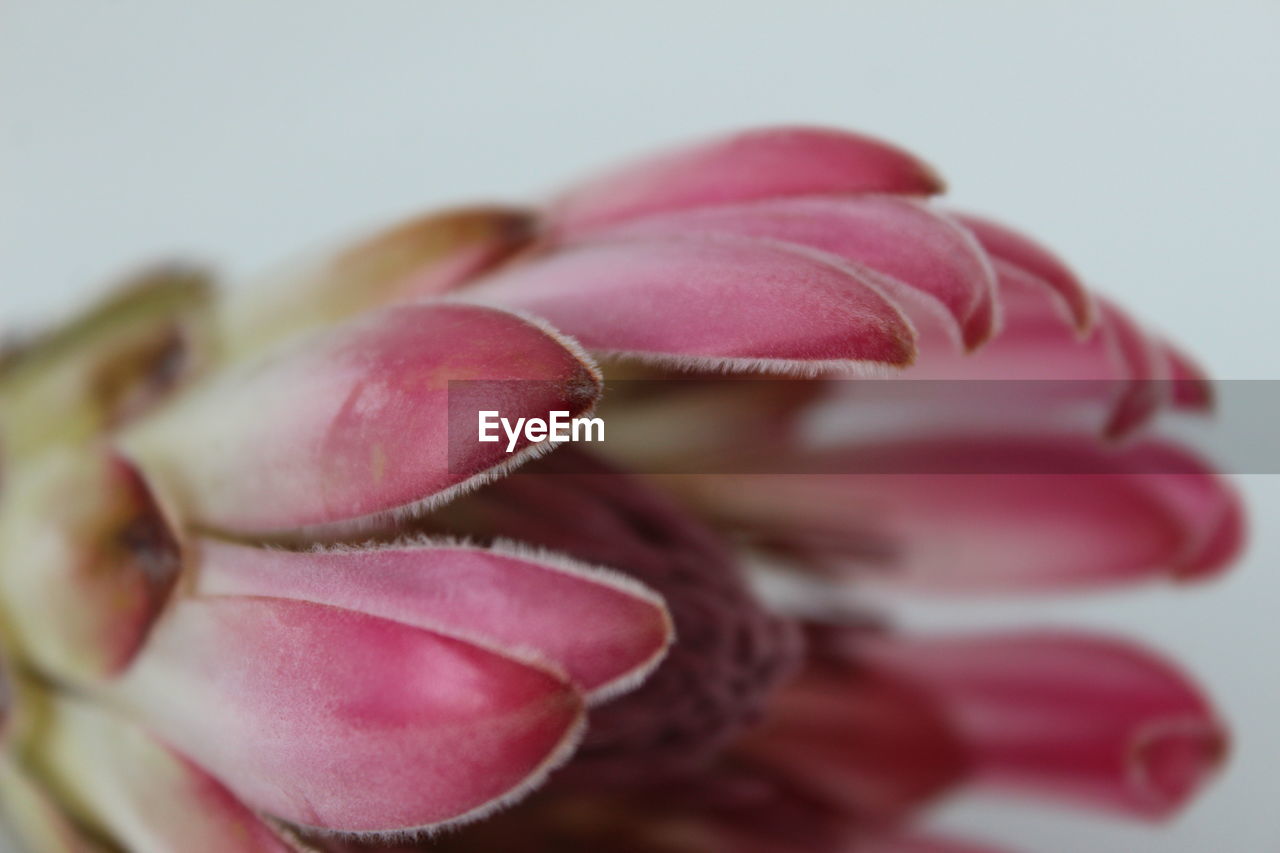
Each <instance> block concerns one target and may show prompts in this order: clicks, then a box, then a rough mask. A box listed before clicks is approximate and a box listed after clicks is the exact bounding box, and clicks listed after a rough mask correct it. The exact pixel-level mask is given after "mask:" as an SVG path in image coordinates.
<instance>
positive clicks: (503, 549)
mask: <svg viewBox="0 0 1280 853" xmlns="http://www.w3.org/2000/svg"><path fill="white" fill-rule="evenodd" d="M240 547H265V549H266V550H273V551H287V550H288V549H285V548H282V547H281V546H280V545H279V544H272V545H268V546H253V545H244V544H241V546H240ZM413 550H423V551H426V550H430V551H451V550H452V551H467V552H471V553H478V554H497V555H499V556H503V557H509V558H511V559H514V560H518V561H520V562H522V563H527V564H530V565H532V566H536V567H537V568H539V569H543V570H546V571H553V572H559V573H561V574H565V575H569V576H571V577H573V578H576V579H579V580H582V581H585V582H587V583H592V584H596V585H598V586H603V587H607V588H609V589H612V590H615V591H617V592H620V593H622V594H624V595H628V596H631V597H632V598H636V599H639V600H641V601H644V602H646V603H648V604H650V605H652V606H653V608H654V609H655V610H656V611H658V613H659V614H661V618H662V626H663V642H662V644H661V645H660V646H659V647H658V648H657V649H655V651H654V652H653V654H651V655H650V656H649V657H648V658H646V659H645V660H643V661H640V662H639V663H637V664H636V665H634V666H632V667H631V668H630V669H628V670H626V671H625V672H622V673H620V674H619V675H617V676H616V677H615V678H613V679H612V680H610V681H607V682H605V683H604V684H601V685H598V686H597V687H595V688H594V689H592V690H589V691H586V692H585V693H584V698H585V699H586V701H587V704H588V706H596V705H600V704H602V703H604V702H607V701H609V700H612V699H616V698H617V697H619V696H621V695H623V694H625V693H628V692H630V691H631V690H634V689H635V688H637V687H639V686H640V685H641V684H642V683H643V682H644V680H645V679H646V678H648V676H649V675H651V674H652V673H653V671H654V670H655V669H657V668H658V666H660V665H661V664H662V661H663V660H665V659H666V656H667V653H668V652H669V651H670V649H671V646H672V645H673V644H674V643H675V641H676V629H675V623H674V621H673V619H672V617H671V613H670V611H669V610H668V609H667V605H666V601H665V600H664V599H663V597H662V596H661V595H660V594H658V593H657V592H655V591H654V590H653V589H651V588H650V587H648V586H646V585H645V584H644V583H642V582H641V581H639V580H637V579H636V578H634V577H631V576H630V575H627V574H625V573H623V572H621V571H618V570H617V569H613V568H609V567H607V566H601V565H598V564H594V563H586V562H583V561H581V560H577V559H574V558H573V557H570V556H568V555H566V554H562V553H559V552H556V551H551V550H548V549H546V548H543V547H541V546H536V545H530V544H528V543H525V542H519V541H516V540H513V539H495V540H493V541H492V542H490V543H489V544H476V543H474V542H472V541H471V540H469V539H466V538H459V537H453V536H431V535H427V534H416V535H411V536H404V537H400V538H398V539H395V540H391V541H369V542H365V543H350V542H333V543H321V542H314V543H311V544H310V545H309V546H308V547H307V548H306V549H305V550H303V551H291V553H306V554H316V555H325V554H357V555H358V554H362V553H369V552H376V551H413ZM197 590H198V584H197ZM379 618H387V617H379ZM395 621H398V620H395ZM403 624H408V625H410V626H411V627H416V628H420V629H422V630H426V631H431V632H432V633H436V634H439V635H441V636H447V637H450V638H452V639H455V640H460V641H462V642H465V643H468V644H469V645H473V646H475V647H477V648H481V649H484V650H485V651H488V652H491V653H493V654H496V655H498V656H500V657H505V658H509V659H512V660H515V661H517V662H519V663H524V664H528V665H530V666H532V667H535V668H538V669H543V670H547V671H550V672H552V673H554V674H555V675H556V676H557V678H559V679H561V680H564V681H571V680H572V679H570V678H569V676H568V674H567V673H566V672H565V671H564V669H563V668H562V667H561V666H560V665H559V664H557V663H556V662H555V661H552V660H548V659H547V657H546V656H545V655H544V654H543V653H542V652H541V651H540V650H538V649H535V648H533V647H529V646H525V645H509V644H503V643H498V642H494V641H493V640H492V639H491V638H488V637H486V636H484V635H483V634H479V633H475V632H471V631H466V630H460V629H458V628H456V627H453V626H448V625H442V624H439V623H437V622H434V621H432V620H425V619H422V620H414V621H413V622H406V623H403Z"/></svg>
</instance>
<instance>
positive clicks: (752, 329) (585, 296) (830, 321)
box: [465, 238, 914, 373]
mask: <svg viewBox="0 0 1280 853" xmlns="http://www.w3.org/2000/svg"><path fill="white" fill-rule="evenodd" d="M877 285H878V283H877V282H876V281H875V280H873V279H872V277H871V276H869V275H867V274H866V273H864V272H860V271H859V270H857V269H856V268H854V267H852V266H848V265H841V264H837V263H833V262H830V261H828V260H825V259H824V258H822V257H820V256H818V255H816V254H815V253H808V252H806V251H805V250H803V249H800V248H798V247H797V248H787V247H783V246H778V245H771V244H767V243H764V242H759V241H751V240H740V239H728V238H726V239H701V240H698V239H691V240H682V239H641V240H623V241H618V242H607V243H591V244H584V245H578V246H572V247H568V248H565V249H561V250H557V251H555V252H553V253H551V254H549V255H546V256H543V257H540V258H537V259H534V260H530V261H528V262H526V263H524V264H521V265H518V266H512V267H507V268H506V269H505V270H503V271H499V272H498V273H496V274H495V275H492V276H490V277H488V278H485V279H481V280H480V281H478V282H477V283H476V284H475V285H474V286H472V287H471V288H469V289H468V290H467V291H465V295H466V296H467V297H468V298H471V299H476V300H478V301H483V302H486V303H493V304H498V305H503V306H508V307H516V308H522V309H525V310H527V311H530V312H532V313H534V314H537V315H539V316H542V317H546V318H547V319H548V320H549V321H550V322H551V323H553V324H555V326H556V327H557V328H559V329H562V330H564V331H565V332H567V333H568V334H571V335H573V336H575V337H576V338H577V339H578V340H579V341H581V342H582V344H583V345H584V346H586V347H587V348H589V349H592V350H596V351H599V352H602V353H607V354H617V355H626V356H632V357H636V358H641V359H643V360H647V361H651V362H656V363H660V364H671V365H676V366H681V367H698V368H729V369H759V370H770V371H774V372H790V373H794V372H801V373H803V372H813V371H815V370H818V369H837V368H841V369H854V368H857V367H859V366H867V365H878V366H885V365H887V366H902V365H905V364H908V363H910V361H911V359H912V356H913V354H914V343H913V333H912V330H911V327H910V325H909V324H908V322H907V320H906V319H905V318H904V317H903V316H902V314H901V313H900V312H899V311H898V309H897V307H896V306H895V305H894V304H893V303H892V302H891V301H890V300H889V299H888V298H886V297H885V296H884V295H883V294H882V293H881V292H880V291H879V290H878V289H877Z"/></svg>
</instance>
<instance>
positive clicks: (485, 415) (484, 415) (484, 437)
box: [480, 411, 498, 441]
mask: <svg viewBox="0 0 1280 853" xmlns="http://www.w3.org/2000/svg"><path fill="white" fill-rule="evenodd" d="M497 418H498V413H497V412H496V411H487V412H481V413H480V440H481V441H497V440H498V437H497V436H496V435H490V434H489V430H493V429H497V428H498V420H497Z"/></svg>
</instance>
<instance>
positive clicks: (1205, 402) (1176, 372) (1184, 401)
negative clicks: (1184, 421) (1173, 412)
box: [1159, 342, 1213, 412]
mask: <svg viewBox="0 0 1280 853" xmlns="http://www.w3.org/2000/svg"><path fill="white" fill-rule="evenodd" d="M1159 347H1160V349H1161V352H1162V354H1163V356H1164V360H1165V363H1166V364H1167V365H1168V371H1169V376H1170V378H1171V379H1172V380H1173V394H1172V398H1173V405H1174V406H1175V407H1176V408H1179V409H1186V410H1188V411H1193V412H1207V411H1210V410H1211V409H1213V383H1212V381H1211V380H1210V379H1209V375H1208V374H1207V373H1206V372H1205V370H1204V368H1202V367H1201V366H1200V365H1199V364H1197V363H1196V362H1195V361H1194V360H1193V359H1192V358H1191V356H1189V355H1187V354H1186V353H1184V352H1183V351H1182V350H1180V349H1178V348H1177V347H1175V346H1174V345H1172V344H1170V343H1166V342H1161V343H1160V344H1159Z"/></svg>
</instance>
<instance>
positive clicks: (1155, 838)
mask: <svg viewBox="0 0 1280 853" xmlns="http://www.w3.org/2000/svg"><path fill="white" fill-rule="evenodd" d="M195 6H196V4H192V3H174V2H165V0H154V2H138V0H127V2H125V0H84V2H79V3H69V2H65V0H57V1H56V2H55V1H54V0H25V2H9V3H6V4H5V6H4V8H3V11H0V317H3V318H4V322H5V323H7V324H12V323H20V322H25V321H31V320H35V319H39V318H47V317H50V316H52V315H55V314H56V313H58V312H60V311H63V310H67V309H68V308H69V307H71V306H73V305H75V304H76V303H77V302H78V301H79V300H81V299H82V298H83V297H84V295H85V294H86V293H88V292H91V291H92V290H93V289H94V288H95V287H96V286H98V284H99V283H100V282H101V281H103V280H104V279H106V278H109V277H110V276H111V275H113V274H115V273H117V272H121V271H125V270H128V269H129V268H131V267H134V266H136V265H137V264H139V263H140V262H143V261H147V260H151V259H154V258H157V257H161V256H166V255H170V254H173V253H177V254H180V255H184V254H185V255H191V256H194V257H198V258H203V259H207V260H210V261H213V262H215V263H216V264H218V265H219V266H220V267H221V268H223V269H224V270H225V271H226V272H227V273H228V274H230V275H232V276H242V275H245V274H248V273H251V272H253V271H256V270H259V269H261V268H262V267H264V266H266V265H269V264H271V263H273V262H275V261H278V260H280V259H281V258H285V257H288V256H289V255H291V254H294V253H296V252H297V251H298V250H301V249H306V248H308V247H310V246H314V245H317V244H320V245H323V244H324V243H325V242H326V241H328V240H330V239H332V238H335V237H340V236H342V235H344V234H349V233H351V232H352V231H353V230H357V231H358V230H362V229H364V228H367V227H369V226H371V225H376V224H378V223H381V222H383V221H387V220H390V219H394V218H396V217H398V216H401V215H404V214H408V213H411V212H414V211H417V210H420V209H423V208H426V207H430V206H436V205H439V204H443V203H447V202H451V201H456V200H462V199H474V198H481V199H497V198H513V197H514V198H534V197H536V196H537V194H538V193H540V192H542V191H544V190H545V189H548V188H551V187H554V186H555V185H556V184H557V183H558V182H560V181H562V180H564V179H566V178H568V177H571V176H573V175H574V174H576V173H578V172H580V171H582V170H583V169H584V168H587V167H591V166H595V165H598V164H602V163H607V162H609V161H611V160H613V159H614V158H616V157H618V156H620V155H626V154H628V153H632V152H636V151H641V150H644V149H646V148H649V147H651V146H653V145H655V144H659V143H664V142H669V141H673V140H680V139H683V138H688V137H696V136H698V135H700V134H704V133H708V132H716V131H720V130H725V129H730V128H736V127H740V126H743V125H751V124H758V123H772V122H778V121H804V122H819V123H826V124H835V125H843V126H848V127H853V128H860V129H863V130H867V131H870V132H873V133H875V134H878V135H881V136H885V137H887V138H890V139H893V140H896V141H898V142H900V143H902V144H904V145H906V146H908V147H910V148H912V149H914V150H916V151H918V152H919V153H921V154H922V155H924V156H925V157H926V158H927V159H929V160H931V161H932V162H934V163H935V164H936V165H938V166H939V167H940V168H941V170H942V172H943V173H944V174H945V175H946V176H947V178H948V179H949V181H950V184H951V186H952V188H953V191H952V197H953V198H954V199H955V200H957V201H958V202H960V203H962V204H963V205H965V206H969V207H971V208H974V209H979V210H983V211H987V212H990V213H995V214H998V215H999V216H1001V217H1002V218H1005V219H1008V220H1010V221H1013V222H1016V223H1019V224H1021V225H1023V226H1024V227H1026V228H1027V229H1029V230H1031V231H1032V232H1033V233H1036V234H1039V235H1041V236H1043V237H1045V238H1046V239H1048V240H1049V241H1050V242H1052V243H1053V244H1054V245H1056V246H1058V247H1059V248H1060V249H1061V250H1062V251H1063V252H1064V254H1066V256H1067V257H1068V258H1070V259H1071V260H1072V261H1073V263H1074V264H1075V265H1076V266H1077V267H1078V268H1079V269H1081V270H1083V271H1084V272H1085V273H1086V274H1087V275H1088V276H1089V278H1090V279H1091V280H1093V281H1094V282H1095V283H1096V284H1098V285H1099V287H1101V288H1102V289H1104V290H1105V291H1107V292H1109V293H1111V294H1113V295H1115V296H1116V297H1118V298H1119V300H1120V301H1121V302H1122V303H1124V304H1126V305H1128V306H1130V307H1131V308H1134V309H1137V310H1138V311H1139V313H1140V314H1141V315H1142V316H1143V317H1144V318H1146V319H1147V320H1148V321H1150V323H1151V324H1152V325H1153V326H1154V327H1156V328H1159V329H1163V330H1164V331H1167V332H1169V333H1170V334H1172V335H1174V336H1175V337H1177V338H1179V339H1180V340H1182V341H1183V342H1185V343H1186V344H1187V345H1188V347H1189V348H1190V349H1191V350H1192V351H1194V352H1196V353H1197V354H1198V355H1200V356H1201V357H1202V358H1203V360H1204V361H1205V362H1207V363H1208V364H1209V365H1210V367H1211V368H1212V369H1213V370H1214V371H1215V372H1216V373H1217V374H1218V375H1219V376H1223V377H1228V378H1276V374H1277V353H1278V352H1280V346H1278V345H1277V343H1276V337H1275V336H1276V331H1275V326H1276V318H1277V315H1278V314H1280V279H1278V276H1277V272H1276V265H1277V264H1276V261H1277V256H1278V249H1280V241H1278V240H1277V235H1276V226H1277V216H1276V213H1275V211H1274V204H1275V200H1276V198H1277V191H1278V190H1280V171H1278V168H1277V156H1276V152H1277V150H1280V110H1277V107H1276V102H1277V100H1278V96H1277V89H1278V88H1280V86H1278V84H1280V59H1278V57H1280V4H1277V3H1275V2H1261V0H1260V2H1254V3H1249V2H1199V3H1189V2H1172V0H1166V1H1165V2H1155V0H1150V2H1128V3H1125V2H1109V3H1088V2H1073V3H1048V2H1004V3H1000V2H967V3H947V2H941V0H939V2H901V0H899V1H898V2H878V3H835V2H833V3H819V2H793V3H787V4H784V3H771V2H746V0H738V2H723V3H708V2H701V3H699V2H689V0H685V2H662V0H645V2H642V3H626V4H623V3H614V2H604V0H596V2H569V1H568V0H559V2H555V1H554V0H544V2H517V0H508V2H497V0H489V2H476V0H465V2H463V0H451V2H431V0H416V1H415V2H390V1H389V0H375V2H354V1H353V2H345V3H339V2H317V0H288V2H250V0H239V2H236V1H235V0H220V2H209V3H205V4H203V6H204V8H201V9H197V8H195ZM1277 479H1280V478H1274V477H1254V478H1250V479H1248V481H1247V482H1245V483H1244V485H1245V487H1246V488H1247V489H1249V490H1250V492H1251V494H1252V496H1253V501H1254V506H1253V516H1254V527H1255V535H1254V542H1253V547H1252V549H1251V551H1250V554H1249V556H1248V558H1247V559H1246V561H1245V563H1244V564H1243V565H1242V566H1241V567H1240V568H1239V570H1238V571H1237V572H1236V573H1235V574H1234V575H1233V576H1232V578H1231V579H1230V580H1229V581H1227V582H1225V583H1220V584H1218V585H1216V586H1214V587H1212V588H1206V589H1196V590H1165V589H1155V590H1144V591H1142V592H1140V593H1134V594H1126V595H1124V596H1121V597H1119V598H1116V597H1112V598H1106V599H1086V600H1080V601H1071V602H1059V603H1051V604H1046V605H1036V606H1035V607H1030V606H1019V607H1009V606H1004V607H987V608H979V607H968V608H959V609H953V610H950V611H947V612H942V611H941V609H939V608H934V607H929V608H919V609H918V610H914V611H912V612H911V613H909V614H907V619H908V621H912V620H920V621H925V622H934V623H936V622H938V621H952V622H959V623H963V624H975V623H984V622H1002V623H1003V622H1010V621H1014V622H1016V621H1025V620H1027V619H1030V618H1035V619H1053V620H1055V621H1061V622H1077V623H1086V624H1091V625H1104V626H1114V627H1119V628H1122V629H1124V630H1128V631H1131V632H1133V633H1136V634H1138V635H1141V636H1144V637H1146V638H1148V639H1149V640H1150V641H1152V642H1154V643H1156V644H1158V645H1161V646H1163V647H1164V648H1166V649H1168V650H1170V651H1172V652H1173V653H1174V654H1176V655H1178V656H1180V657H1181V659H1182V660H1184V661H1185V662H1186V663H1187V664H1188V665H1189V666H1190V667H1191V668H1192V669H1193V671H1195V672H1197V673H1198V674H1199V675H1200V676H1201V677H1202V678H1203V680H1204V681H1205V682H1206V683H1207V684H1209V685H1210V687H1211V688H1212V689H1213V690H1214V691H1215V692H1216V694H1217V695H1218V697H1219V699H1220V701H1221V703H1222V705H1223V707H1224V709H1225V712H1226V714H1227V716H1228V717H1229V718H1230V719H1231V720H1232V721H1233V722H1234V724H1235V725H1236V727H1237V730H1238V742H1237V746H1236V752H1235V756H1234V760H1233V763H1232V765H1231V767H1230V769H1229V772H1228V773H1227V775H1226V776H1225V777H1224V778H1222V779H1221V780H1220V781H1219V782H1218V783H1217V784H1216V786H1215V787H1214V788H1213V789H1212V790H1211V791H1210V792H1209V793H1208V794H1207V795H1206V796H1205V797H1204V798H1203V799H1201V800H1200V801H1198V802H1197V804H1196V805H1195V806H1194V807H1193V808H1192V809H1191V810H1190V811H1189V812H1188V813H1186V814H1185V815H1184V816H1182V817H1181V818H1180V819H1178V820H1177V821H1175V822H1174V823H1173V824H1171V825H1169V826H1167V827H1163V828H1161V829H1160V830H1152V829H1150V828H1147V827H1134V826H1132V825H1125V824H1120V823H1113V822H1111V821H1108V820H1104V819H1100V818H1093V817H1088V818H1085V817H1081V816H1080V815H1078V814H1071V815H1067V816H1064V815H1062V814H1055V813H1052V812H1049V811H1046V810H1041V809H1032V808H1029V807H1026V806H1019V807H1018V808H1017V809H1012V808H1008V807H1006V806H1005V805H1003V804H996V803H993V802H991V801H988V800H984V801H973V800H968V801H964V802H960V803H957V804H956V805H954V806H952V807H949V808H947V809H945V810H944V811H943V812H942V813H940V814H939V815H938V817H937V823H939V824H940V825H941V826H942V827H944V828H946V829H949V830H955V831H956V832H957V833H960V832H965V833H971V834H974V835H978V836H982V837H986V838H988V839H992V840H998V841H1004V842H1006V843H1008V844H1010V845H1011V846H1015V845H1016V846H1021V847H1023V848H1024V849H1029V850H1035V851H1041V853H1080V851H1100V853H1144V851H1177V852H1178V853H1199V851H1203V850H1208V849H1214V850H1220V851H1229V852H1230V853H1255V851H1256V853H1265V851H1273V850H1277V849H1280V814H1278V813H1277V808H1276V804H1275V802H1274V800H1275V798H1276V796H1277V795H1280V667H1277V666H1276V665H1275V662H1274V655H1275V652H1276V651H1277V649H1280V618H1277V603H1278V602H1280V579H1277V576H1276V574H1275V569H1276V566H1275V563H1276V562H1277V557H1280V542H1278V541H1277V534H1276V533H1275V531H1274V530H1272V529H1269V528H1270V522H1271V520H1272V519H1274V518H1275V517H1276V516H1277V512H1278V511H1280V485H1278V484H1277V482H1276V481H1277Z"/></svg>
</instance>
